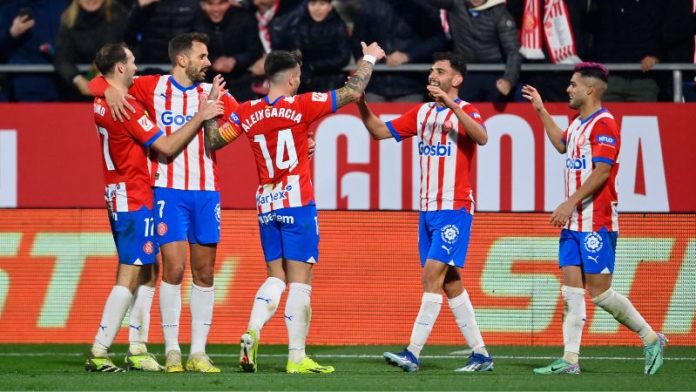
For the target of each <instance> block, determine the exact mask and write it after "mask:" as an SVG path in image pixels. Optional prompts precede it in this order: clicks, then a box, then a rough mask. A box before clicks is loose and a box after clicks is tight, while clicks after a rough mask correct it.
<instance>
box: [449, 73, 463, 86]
mask: <svg viewBox="0 0 696 392" xmlns="http://www.w3.org/2000/svg"><path fill="white" fill-rule="evenodd" d="M462 83H464V77H463V76H462V75H461V74H455V75H454V77H453V78H452V86H453V87H459V86H461V85H462Z"/></svg>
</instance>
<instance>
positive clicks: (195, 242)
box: [90, 33, 237, 373]
mask: <svg viewBox="0 0 696 392" xmlns="http://www.w3.org/2000/svg"><path fill="white" fill-rule="evenodd" d="M207 42H208V37H207V36H206V35H205V34H200V33H184V34H180V35H177V36H176V37H174V38H172V40H171V41H170V42H169V57H170V60H171V62H172V66H173V69H172V74H171V75H161V76H160V75H152V76H142V77H139V78H137V79H136V80H135V82H134V84H133V87H132V88H131V89H130V90H129V93H130V94H131V95H133V96H135V98H137V99H138V101H139V102H140V103H141V104H143V106H145V108H147V110H148V111H149V112H151V113H154V114H155V116H156V118H157V125H158V127H159V128H160V129H162V130H163V131H164V132H165V133H166V134H167V135H170V134H175V133H176V132H179V130H180V129H181V127H183V126H184V125H185V124H186V123H188V122H189V121H190V120H191V118H192V117H193V116H194V115H195V114H196V111H197V110H198V105H199V100H201V99H204V98H205V97H206V96H207V95H208V94H210V92H211V91H210V89H211V85H210V84H207V83H201V82H203V81H204V79H205V72H206V71H207V70H208V68H210V65H211V64H210V60H208V49H207V46H206V44H207ZM104 87H105V86H104V85H103V81H102V83H101V85H100V83H99V78H97V79H95V81H93V82H90V88H91V89H92V90H93V92H94V93H95V94H99V93H100V92H103V93H104V95H105V97H106V101H107V103H108V105H109V107H112V108H113V109H114V110H113V111H114V114H115V115H117V116H123V117H128V111H127V110H125V109H124V108H125V107H126V106H128V105H125V104H124V95H123V93H121V92H119V91H117V90H112V89H107V90H106V91H104ZM213 94H215V93H213ZM220 99H221V100H222V101H223V103H224V106H225V113H226V114H227V115H229V114H230V113H232V112H233V111H234V110H235V109H236V108H237V101H236V100H235V99H234V98H232V96H230V95H229V94H225V95H224V96H222V97H220ZM152 170H153V172H154V173H155V174H154V176H155V227H156V233H157V239H158V241H159V244H160V245H161V249H162V264H163V271H162V283H161V285H160V311H161V314H162V328H163V334H164V342H165V353H166V357H167V363H166V369H165V370H166V371H167V372H170V373H177V372H182V371H184V367H183V366H182V362H181V348H180V347H179V319H180V315H181V282H182V280H183V277H184V270H185V267H186V254H187V252H186V243H187V242H188V244H189V249H190V254H191V260H190V263H191V275H192V277H193V285H192V289H191V300H190V308H191V350H190V353H189V358H188V361H187V363H186V369H187V370H189V371H195V372H219V371H220V369H218V368H217V367H215V366H213V364H212V362H211V360H210V358H209V357H208V356H207V355H206V353H205V345H206V341H207V338H208V333H209V331H210V325H211V323H212V317H213V305H214V302H215V301H214V288H213V272H214V269H215V254H216V251H217V243H218V241H219V240H220V193H219V190H218V189H219V188H218V184H217V166H216V163H215V153H214V152H213V151H210V150H206V149H205V146H204V141H203V132H200V133H198V134H197V135H196V137H194V138H193V139H191V141H190V142H189V143H188V145H187V146H186V148H185V149H184V150H183V151H182V152H181V153H179V154H176V155H174V156H172V157H166V156H163V155H161V154H159V155H155V156H154V157H153V165H152Z"/></svg>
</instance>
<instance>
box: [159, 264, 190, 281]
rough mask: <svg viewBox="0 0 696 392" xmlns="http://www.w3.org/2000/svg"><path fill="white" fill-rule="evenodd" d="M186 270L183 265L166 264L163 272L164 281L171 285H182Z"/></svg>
mask: <svg viewBox="0 0 696 392" xmlns="http://www.w3.org/2000/svg"><path fill="white" fill-rule="evenodd" d="M184 270H185V267H184V265H183V264H176V263H169V264H165V265H164V268H163V271H162V280H164V281H165V282H167V283H169V284H181V281H182V280H184Z"/></svg>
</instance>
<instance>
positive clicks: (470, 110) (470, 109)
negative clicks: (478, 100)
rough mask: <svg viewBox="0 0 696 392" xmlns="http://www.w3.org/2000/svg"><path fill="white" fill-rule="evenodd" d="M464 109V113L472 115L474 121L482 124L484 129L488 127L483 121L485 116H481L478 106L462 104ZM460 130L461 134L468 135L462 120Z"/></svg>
mask: <svg viewBox="0 0 696 392" xmlns="http://www.w3.org/2000/svg"><path fill="white" fill-rule="evenodd" d="M462 110H463V111H464V113H466V114H467V116H469V117H471V118H472V119H473V120H474V121H476V123H477V124H479V125H481V126H482V127H483V129H486V124H484V122H483V117H481V113H479V111H478V109H477V108H476V106H474V105H472V104H467V105H464V106H462ZM458 132H459V134H460V135H466V134H467V133H466V129H464V124H462V122H461V121H460V122H459V129H458Z"/></svg>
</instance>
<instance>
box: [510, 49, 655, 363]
mask: <svg viewBox="0 0 696 392" xmlns="http://www.w3.org/2000/svg"><path fill="white" fill-rule="evenodd" d="M608 78H609V71H608V70H607V68H606V67H604V66H603V65H601V64H597V63H580V64H577V65H576V66H575V72H574V73H573V76H572V78H571V79H570V85H569V86H568V88H567V89H566V91H567V92H568V96H569V98H570V102H569V106H570V107H571V108H572V109H574V110H577V112H578V114H577V116H576V117H575V118H574V119H573V121H572V122H571V123H570V125H569V126H568V128H567V129H566V130H565V131H562V130H561V128H559V127H558V125H556V123H555V122H554V121H553V119H552V118H551V115H550V114H549V112H548V111H547V110H546V108H545V107H544V103H543V101H542V99H541V96H540V95H539V93H538V92H537V90H536V89H535V88H534V87H532V86H529V85H527V86H524V87H523V88H522V94H523V96H524V97H525V98H526V99H528V100H529V101H530V102H531V103H532V105H533V106H534V109H535V110H536V111H537V113H538V114H539V117H540V118H541V121H542V123H543V124H544V127H545V128H546V134H547V135H548V137H549V140H550V141H551V143H552V144H553V146H554V147H555V148H556V150H558V152H560V153H561V154H566V161H565V196H566V200H565V201H564V202H563V203H561V205H559V206H558V208H556V210H555V211H554V212H553V214H552V215H551V224H553V225H554V226H556V227H561V228H562V230H561V239H560V243H559V256H558V261H559V265H560V268H561V271H562V274H563V286H562V287H561V294H562V295H563V301H564V305H565V306H564V309H565V311H564V318H563V341H564V346H565V348H564V350H565V352H564V354H563V358H560V359H558V360H556V361H554V362H553V363H552V364H550V365H548V366H545V367H541V368H537V369H534V372H535V373H537V374H578V373H580V365H579V363H578V357H579V354H580V340H581V337H582V328H583V326H584V324H585V287H587V290H589V292H590V295H591V296H592V302H594V304H595V305H596V306H599V307H601V308H602V309H604V310H606V311H607V312H608V313H609V314H611V315H612V316H613V317H614V318H615V319H616V321H618V322H620V323H621V324H623V325H625V326H626V327H627V328H628V329H630V330H631V331H633V332H636V333H637V334H638V335H639V336H640V338H641V340H642V341H643V344H644V352H645V367H644V372H645V374H655V373H656V372H657V371H658V370H659V369H660V367H661V366H662V362H663V357H662V353H663V347H664V345H666V344H667V339H666V338H665V336H664V335H663V334H661V333H655V331H653V329H652V328H651V327H650V325H649V324H648V323H647V322H646V321H645V319H644V318H643V316H641V315H640V313H638V311H637V310H636V308H635V307H634V306H633V304H632V303H631V302H630V301H629V300H628V298H626V297H625V296H623V295H622V294H620V293H617V292H616V291H614V290H613V289H612V288H611V280H612V274H613V273H614V260H615V252H616V242H617V238H618V234H619V221H618V212H617V204H618V194H617V189H616V175H617V172H618V171H619V162H618V157H619V148H620V146H621V137H620V135H619V128H618V126H617V125H616V121H615V120H614V117H613V116H612V115H611V114H610V113H609V112H608V111H607V110H606V109H605V108H603V107H602V95H603V94H604V92H605V91H606V89H607V80H608Z"/></svg>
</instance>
